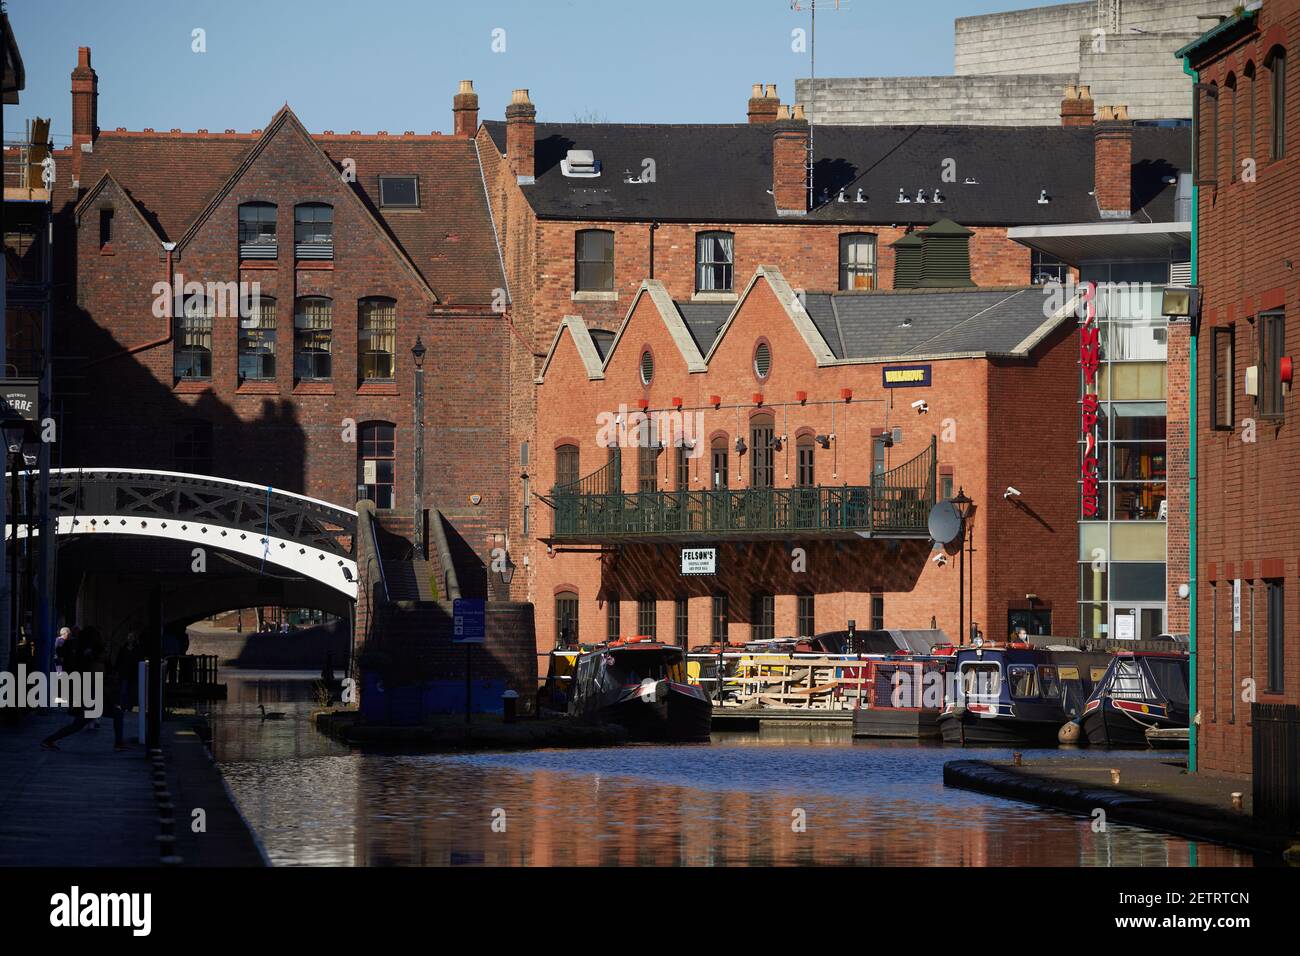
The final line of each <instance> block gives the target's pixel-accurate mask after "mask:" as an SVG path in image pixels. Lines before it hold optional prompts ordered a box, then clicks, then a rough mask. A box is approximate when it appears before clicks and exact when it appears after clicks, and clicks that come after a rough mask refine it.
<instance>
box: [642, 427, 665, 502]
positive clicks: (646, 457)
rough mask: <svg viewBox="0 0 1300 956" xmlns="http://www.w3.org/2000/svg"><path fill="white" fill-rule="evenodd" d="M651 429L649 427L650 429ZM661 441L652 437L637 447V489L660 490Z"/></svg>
mask: <svg viewBox="0 0 1300 956" xmlns="http://www.w3.org/2000/svg"><path fill="white" fill-rule="evenodd" d="M648 430H649V429H647V431H648ZM659 451H660V449H659V441H658V437H657V436H655V437H652V438H651V439H650V441H647V442H644V443H642V444H641V446H640V447H639V448H638V449H637V456H636V461H637V466H636V490H637V491H658V490H659Z"/></svg>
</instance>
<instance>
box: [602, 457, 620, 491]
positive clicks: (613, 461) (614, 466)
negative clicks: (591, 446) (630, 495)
mask: <svg viewBox="0 0 1300 956" xmlns="http://www.w3.org/2000/svg"><path fill="white" fill-rule="evenodd" d="M608 474H609V487H608V488H607V489H606V491H605V493H606V494H610V495H618V494H622V493H623V452H622V450H621V449H620V448H619V447H618V446H617V445H610V446H609V472H608Z"/></svg>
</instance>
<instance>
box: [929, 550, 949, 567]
mask: <svg viewBox="0 0 1300 956" xmlns="http://www.w3.org/2000/svg"><path fill="white" fill-rule="evenodd" d="M930 560H931V561H933V562H934V563H935V564H937V565H939V567H943V566H944V565H945V564H947V563H948V557H947V555H945V554H944V553H943V552H942V551H938V552H936V553H935V556H934V557H933V558H931V559H930Z"/></svg>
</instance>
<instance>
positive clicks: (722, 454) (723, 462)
mask: <svg viewBox="0 0 1300 956" xmlns="http://www.w3.org/2000/svg"><path fill="white" fill-rule="evenodd" d="M730 451H731V449H730V448H729V447H728V445H727V436H726V435H719V436H718V437H717V438H715V439H713V441H712V442H711V444H710V448H709V470H710V473H711V475H712V479H711V481H710V486H711V487H712V488H714V489H722V488H726V487H727V463H728V460H729V459H728V455H729V454H730Z"/></svg>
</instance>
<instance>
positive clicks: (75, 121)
mask: <svg viewBox="0 0 1300 956" xmlns="http://www.w3.org/2000/svg"><path fill="white" fill-rule="evenodd" d="M98 134H99V76H98V75H97V74H96V73H95V71H94V70H93V69H91V67H90V47H88V46H83V47H78V48H77V66H76V69H74V70H73V71H72V175H73V178H76V177H78V176H79V175H80V173H81V147H82V146H83V145H87V144H91V143H94V141H95V137H96V136H97V135H98Z"/></svg>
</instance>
